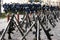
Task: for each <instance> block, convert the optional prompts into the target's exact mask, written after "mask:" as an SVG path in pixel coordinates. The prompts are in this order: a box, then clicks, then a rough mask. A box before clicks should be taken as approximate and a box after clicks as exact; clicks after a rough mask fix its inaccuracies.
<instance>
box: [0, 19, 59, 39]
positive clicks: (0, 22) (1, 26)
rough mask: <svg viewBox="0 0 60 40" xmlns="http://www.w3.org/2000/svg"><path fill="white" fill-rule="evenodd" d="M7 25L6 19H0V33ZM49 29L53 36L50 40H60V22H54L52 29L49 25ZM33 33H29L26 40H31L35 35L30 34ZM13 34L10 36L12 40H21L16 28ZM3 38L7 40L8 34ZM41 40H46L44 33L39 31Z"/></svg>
mask: <svg viewBox="0 0 60 40" xmlns="http://www.w3.org/2000/svg"><path fill="white" fill-rule="evenodd" d="M6 25H7V21H6V18H5V19H0V31H1V30H2V29H5V28H6ZM49 27H50V28H51V29H52V30H51V31H50V33H51V34H54V36H52V37H51V38H52V40H60V21H59V22H56V27H55V28H52V27H51V25H50V24H49ZM33 31H35V29H34V28H33ZM33 31H31V32H29V34H28V35H27V36H26V38H27V40H33V39H34V37H35V35H34V34H33V33H32V32H33ZM13 32H14V34H11V37H12V39H13V40H20V39H21V38H22V36H21V34H20V33H19V31H17V28H16V30H15V31H13ZM5 38H6V39H7V40H8V34H7V33H6V34H5ZM41 40H48V39H47V37H46V35H45V33H44V31H43V30H42V31H41Z"/></svg>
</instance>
